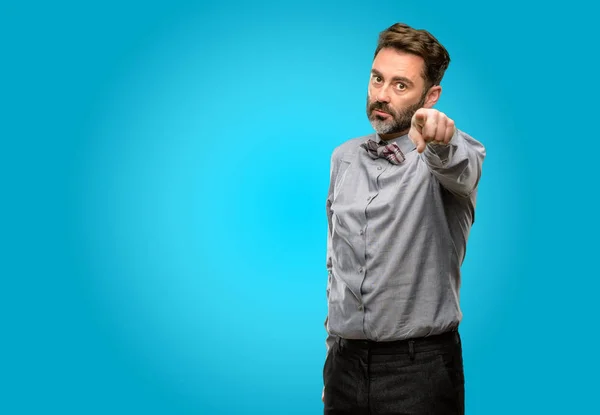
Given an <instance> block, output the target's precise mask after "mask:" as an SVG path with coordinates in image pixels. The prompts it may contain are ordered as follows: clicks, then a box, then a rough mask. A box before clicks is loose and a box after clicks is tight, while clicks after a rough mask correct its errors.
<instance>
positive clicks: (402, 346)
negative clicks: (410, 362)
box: [337, 329, 461, 354]
mask: <svg viewBox="0 0 600 415" xmlns="http://www.w3.org/2000/svg"><path fill="white" fill-rule="evenodd" d="M337 341H338V344H339V346H340V348H342V349H348V350H354V351H357V352H366V351H369V352H370V353H373V354H400V353H411V354H412V353H418V352H426V351H431V350H437V349H440V348H443V347H448V346H452V345H456V344H460V342H461V340H460V335H459V333H458V330H457V329H454V330H452V331H449V332H446V333H442V334H436V335H433V336H426V337H415V338H413V339H406V340H394V341H382V342H377V341H374V340H353V339H343V338H338V340H337Z"/></svg>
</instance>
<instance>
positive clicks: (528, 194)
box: [0, 0, 600, 415]
mask: <svg viewBox="0 0 600 415" xmlns="http://www.w3.org/2000/svg"><path fill="white" fill-rule="evenodd" d="M593 16H594V10H592V9H591V8H589V7H587V6H585V5H584V4H583V2H578V1H572V2H568V3H563V4H562V5H560V7H559V6H558V5H557V6H554V5H552V4H550V3H543V2H540V5H539V6H538V5H531V4H528V3H526V2H522V1H521V2H517V1H507V2H496V3H488V4H485V5H484V4H483V3H479V2H470V1H469V2H461V3H460V4H458V3H456V2H438V1H428V2H416V1H410V2H404V1H395V2H391V1H382V2H367V1H365V2H361V3H358V2H349V1H345V2H338V3H333V2H323V3H321V2H316V1H314V2H312V1H311V2H271V3H265V2H263V3H257V2H256V3H255V2H249V3H248V4H243V3H242V2H231V1H223V2H213V3H210V4H205V3H203V2H191V1H190V2H182V1H177V0H171V1H163V2H138V1H131V2H115V1H108V2H106V1H105V2H54V3H51V2H46V3H41V2H39V3H36V2H28V3H26V4H24V3H21V4H19V5H17V3H12V4H9V3H3V4H2V6H0V23H1V24H0V46H1V48H0V51H1V55H2V67H1V69H0V73H2V77H1V80H0V97H1V107H0V109H1V111H0V117H1V118H0V120H1V124H0V128H1V131H0V137H1V139H2V147H1V148H2V149H1V150H0V161H1V163H0V173H1V175H0V177H1V180H2V207H1V209H2V215H1V216H2V217H1V219H0V220H1V221H2V222H1V224H2V226H1V230H0V233H1V235H2V250H1V254H0V255H2V256H1V268H0V273H1V274H0V275H1V277H2V280H1V281H2V289H1V295H2V301H1V304H0V307H1V308H0V315H1V317H0V319H1V320H0V321H1V322H2V329H1V337H0V339H1V343H0V352H1V354H0V355H1V357H0V363H1V364H0V413H2V414H61V415H66V414H137V413H140V414H142V413H143V414H173V415H176V414H192V413H194V414H226V415H228V414H262V415H267V414H319V413H322V403H321V399H320V398H321V387H322V378H321V375H322V365H323V361H324V357H325V343H324V341H325V331H324V327H323V321H324V318H325V314H326V301H325V287H326V278H327V275H326V271H325V245H326V217H325V197H326V192H327V186H328V179H329V177H328V175H329V157H330V154H331V152H332V150H333V149H334V147H335V146H337V145H339V144H341V143H342V142H343V141H345V140H347V139H349V138H352V137H356V136H359V135H363V134H367V133H369V132H371V128H370V125H369V123H368V121H367V119H366V116H365V97H366V87H367V80H368V75H369V69H370V65H371V59H372V54H373V50H374V48H375V45H376V40H377V35H378V33H379V32H380V31H381V30H383V29H385V28H386V27H388V26H390V25H391V24H393V23H395V22H398V21H400V22H406V23H408V24H410V25H412V26H414V27H417V28H425V29H427V30H429V31H431V32H432V33H433V34H434V35H435V36H436V37H437V38H438V39H439V40H440V41H441V42H442V43H443V44H444V45H445V46H446V47H447V49H448V50H449V52H450V55H451V58H452V62H451V64H450V67H449V69H448V71H447V73H446V77H445V78H444V80H443V83H442V86H443V88H444V89H443V91H444V92H443V94H442V98H441V101H440V102H439V105H438V107H437V108H439V109H440V110H443V111H444V112H446V113H448V114H449V115H450V116H451V117H452V118H454V119H455V120H456V123H457V125H458V127H459V128H461V129H462V130H464V131H466V132H468V133H469V134H471V135H472V136H474V137H475V138H477V139H479V140H480V141H482V142H483V143H484V144H485V145H486V147H487V152H488V156H487V158H486V161H485V164H484V171H483V177H482V180H481V182H480V190H479V201H478V208H477V221H476V223H475V226H474V227H473V230H472V234H471V238H470V240H469V245H468V250H467V258H466V260H465V263H464V266H463V286H462V291H461V302H462V308H463V313H464V320H463V323H462V325H461V331H462V335H463V342H464V361H465V372H466V404H467V413H468V414H485V415H493V414H530V413H531V414H574V413H594V411H596V410H597V393H598V377H597V374H598V373H599V371H600V366H599V363H598V358H597V354H598V346H597V344H598V337H597V331H598V326H599V323H598V311H597V304H598V300H597V296H598V290H599V288H600V283H599V281H598V278H599V274H598V270H597V265H596V264H597V255H598V254H597V247H598V242H597V233H598V231H599V229H598V221H597V211H598V206H597V202H596V200H597V199H596V193H597V191H598V184H597V180H596V177H595V173H596V170H597V164H598V162H597V155H596V152H597V144H596V142H595V141H596V140H597V138H598V132H597V131H598V130H597V129H598V126H597V120H596V118H597V111H598V110H597V106H595V105H596V104H595V102H594V101H595V99H596V94H597V93H598V88H597V81H596V72H597V71H596V66H595V62H596V57H595V52H594V50H597V45H596V44H593V42H596V41H597V30H596V27H595V25H596V22H595V21H593V20H592V17H593ZM596 43H597V42H596Z"/></svg>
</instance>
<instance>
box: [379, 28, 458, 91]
mask: <svg viewBox="0 0 600 415" xmlns="http://www.w3.org/2000/svg"><path fill="white" fill-rule="evenodd" d="M383 48H393V49H396V50H399V51H403V52H406V53H412V54H413V55H417V56H420V57H421V58H423V60H424V61H425V67H424V70H423V72H424V73H423V79H425V89H426V90H427V89H429V88H430V87H432V86H434V85H439V84H440V83H441V82H442V78H443V77H444V72H446V69H448V65H449V64H450V55H449V54H448V51H447V50H446V48H444V47H443V46H442V44H441V43H440V42H438V40H437V39H436V38H435V37H433V35H432V34H431V33H429V32H428V31H426V30H423V29H413V28H412V27H410V26H408V25H407V24H404V23H396V24H394V25H392V26H390V27H388V28H387V29H385V30H384V31H383V32H381V33H380V34H379V41H378V42H377V49H376V50H375V55H374V56H373V59H375V56H377V54H378V53H379V51H380V50H381V49H383Z"/></svg>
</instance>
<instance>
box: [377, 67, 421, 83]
mask: <svg viewBox="0 0 600 415" xmlns="http://www.w3.org/2000/svg"><path fill="white" fill-rule="evenodd" d="M371 73H372V74H373V75H375V76H379V77H381V78H384V79H385V76H383V74H382V73H381V72H379V71H378V70H377V69H371ZM392 81H400V82H404V83H405V84H408V85H410V86H414V85H415V83H414V82H413V81H411V80H410V79H408V78H407V77H405V76H394V77H392Z"/></svg>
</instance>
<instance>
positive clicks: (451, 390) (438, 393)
mask: <svg viewBox="0 0 600 415" xmlns="http://www.w3.org/2000/svg"><path fill="white" fill-rule="evenodd" d="M323 381H324V385H325V412H324V413H325V415H341V414H357V415H358V414H361V415H367V414H368V415H384V414H385V415H388V414H389V415H391V414H394V415H400V414H411V415H437V414H440V415H441V414H443V415H459V414H460V415H462V414H464V372H463V359H462V346H461V340H460V335H459V334H458V331H452V332H449V333H445V334H441V335H438V336H428V337H423V338H416V339H412V340H403V341H397V342H372V341H366V340H345V339H338V341H337V342H336V343H334V345H333V346H332V347H331V350H329V353H328V354H327V359H326V360H325V365H324V367H323Z"/></svg>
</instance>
